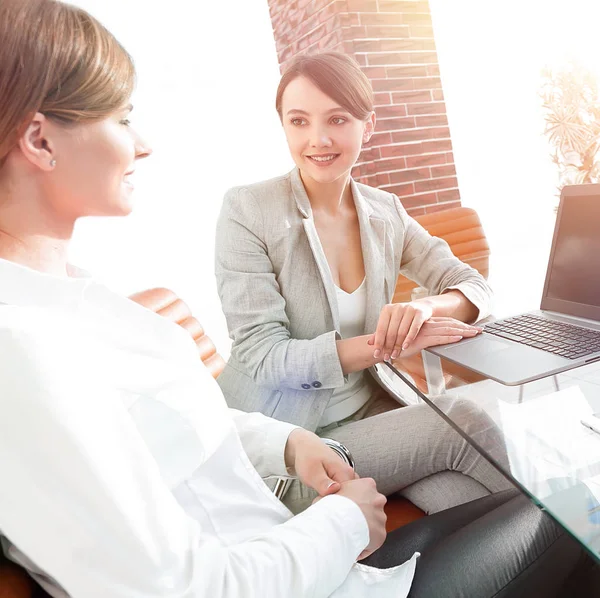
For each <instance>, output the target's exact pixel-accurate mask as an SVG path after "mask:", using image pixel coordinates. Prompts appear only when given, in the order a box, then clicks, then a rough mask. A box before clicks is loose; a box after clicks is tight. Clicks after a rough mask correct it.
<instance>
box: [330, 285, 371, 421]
mask: <svg viewBox="0 0 600 598" xmlns="http://www.w3.org/2000/svg"><path fill="white" fill-rule="evenodd" d="M365 280H366V278H363V281H362V282H361V283H360V286H359V287H358V288H357V289H355V290H354V292H352V293H346V291H344V290H343V289H340V287H338V286H337V285H336V287H335V291H336V295H337V302H338V312H339V318H340V320H339V322H340V336H341V337H342V338H352V337H355V336H360V335H361V334H364V332H365V319H366V317H367V285H366V284H365ZM370 396H371V388H370V386H369V384H368V382H367V379H366V376H365V373H364V371H360V372H352V373H351V374H348V376H347V377H346V383H345V384H344V386H341V387H339V388H336V389H335V390H334V391H333V394H332V395H331V398H330V399H329V403H327V407H326V408H325V411H324V412H323V415H322V416H321V421H320V422H319V427H324V426H328V425H329V424H331V423H333V422H337V421H340V420H342V419H344V418H346V417H349V416H350V415H352V414H353V413H356V412H357V411H358V410H359V409H360V408H361V407H362V406H363V405H364V404H365V403H366V402H367V401H368V400H369V397H370Z"/></svg>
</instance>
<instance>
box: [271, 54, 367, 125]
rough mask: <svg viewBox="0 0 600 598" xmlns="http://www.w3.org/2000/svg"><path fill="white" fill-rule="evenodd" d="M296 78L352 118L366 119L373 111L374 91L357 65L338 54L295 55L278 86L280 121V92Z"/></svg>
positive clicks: (281, 93)
mask: <svg viewBox="0 0 600 598" xmlns="http://www.w3.org/2000/svg"><path fill="white" fill-rule="evenodd" d="M298 77H306V78H307V79H308V80H310V81H311V82H312V83H313V84H314V85H315V86H316V87H317V88H318V89H320V90H321V91H322V92H323V93H324V94H325V95H327V96H329V97H330V98H331V99H332V100H334V101H335V102H337V103H338V104H339V105H340V106H341V107H342V108H344V109H345V110H347V111H348V112H349V113H350V114H351V115H352V116H354V118H358V119H359V120H366V119H367V118H368V116H369V114H371V112H372V111H373V88H372V87H371V82H370V81H369V79H368V78H367V76H366V75H365V74H364V73H363V72H362V71H361V70H360V67H359V66H358V63H356V62H355V61H354V60H353V59H352V58H350V56H348V55H346V54H341V53H340V52H322V53H320V54H303V55H300V56H296V57H295V58H293V59H292V61H291V62H290V64H289V66H288V67H287V69H286V71H285V73H284V74H283V76H282V77H281V81H279V86H278V87H277V96H276V99H275V108H276V109H277V112H278V113H279V118H282V114H281V102H282V98H283V92H284V91H285V89H286V87H287V86H288V85H289V84H290V83H291V82H292V81H293V80H294V79H297V78H298Z"/></svg>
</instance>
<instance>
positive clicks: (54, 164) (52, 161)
mask: <svg viewBox="0 0 600 598" xmlns="http://www.w3.org/2000/svg"><path fill="white" fill-rule="evenodd" d="M50 166H52V168H54V167H55V166H56V160H55V159H54V158H52V160H50Z"/></svg>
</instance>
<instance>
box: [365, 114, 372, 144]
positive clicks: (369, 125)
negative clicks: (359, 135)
mask: <svg viewBox="0 0 600 598" xmlns="http://www.w3.org/2000/svg"><path fill="white" fill-rule="evenodd" d="M374 132H375V112H371V114H370V115H369V118H367V120H366V121H365V130H364V132H363V143H367V142H368V141H369V140H370V139H371V136H372V135H373V133H374Z"/></svg>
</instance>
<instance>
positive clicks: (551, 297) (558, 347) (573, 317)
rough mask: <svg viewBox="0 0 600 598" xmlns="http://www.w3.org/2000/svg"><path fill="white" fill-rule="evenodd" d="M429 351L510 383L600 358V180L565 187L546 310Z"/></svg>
mask: <svg viewBox="0 0 600 598" xmlns="http://www.w3.org/2000/svg"><path fill="white" fill-rule="evenodd" d="M427 350H428V351H429V352H430V353H433V354H435V355H439V356H440V357H443V358H444V359H448V360H449V361H452V362H454V363H457V364H459V365H462V366H464V367H466V368H468V369H470V370H473V371H475V372H478V373H480V374H482V375H484V376H486V377H488V378H491V379H493V380H496V381H498V382H501V383H502V384H506V385H509V386H512V385H517V384H523V383H525V382H530V381H532V380H537V379H539V378H543V377H545V376H549V375H551V374H556V373H558V372H564V371H565V370H570V369H572V368H576V367H579V366H582V365H585V364H588V363H591V362H593V361H598V360H600V184H593V185H592V184H589V185H569V186H566V187H564V188H563V190H562V193H561V197H560V203H559V207H558V214H557V217H556V225H555V228H554V236H553V238H552V248H551V250H550V258H549V260H548V269H547V271H546V281H545V283H544V291H543V294H542V301H541V305H540V309H539V310H537V311H534V312H529V313H526V314H521V315H518V316H514V317H510V318H505V319H502V320H496V321H494V322H491V323H489V324H487V325H485V328H484V332H483V333H482V334H481V335H478V336H477V337H475V338H472V339H465V340H462V341H460V342H458V343H455V344H452V345H442V346H439V347H432V348H430V349H427Z"/></svg>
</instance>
